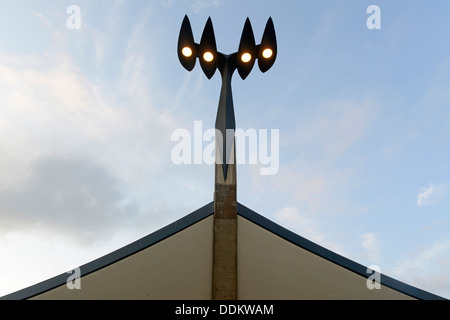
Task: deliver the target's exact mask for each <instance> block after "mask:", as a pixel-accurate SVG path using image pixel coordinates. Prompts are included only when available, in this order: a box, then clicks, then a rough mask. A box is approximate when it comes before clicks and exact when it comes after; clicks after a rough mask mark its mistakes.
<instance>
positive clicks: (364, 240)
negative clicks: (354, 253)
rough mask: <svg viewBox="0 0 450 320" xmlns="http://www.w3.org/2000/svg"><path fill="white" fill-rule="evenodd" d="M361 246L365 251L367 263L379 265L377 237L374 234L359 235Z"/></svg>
mask: <svg viewBox="0 0 450 320" xmlns="http://www.w3.org/2000/svg"><path fill="white" fill-rule="evenodd" d="M361 245H362V247H363V248H364V249H365V250H366V255H367V258H368V259H369V261H371V262H372V263H375V264H380V262H379V261H380V247H379V241H378V237H377V235H376V234H374V233H364V234H362V235H361Z"/></svg>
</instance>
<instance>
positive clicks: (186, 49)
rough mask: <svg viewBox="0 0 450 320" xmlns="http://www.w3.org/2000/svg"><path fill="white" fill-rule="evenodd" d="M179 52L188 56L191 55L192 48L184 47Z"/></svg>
mask: <svg viewBox="0 0 450 320" xmlns="http://www.w3.org/2000/svg"><path fill="white" fill-rule="evenodd" d="M181 53H182V54H183V56H185V57H187V58H189V57H190V56H192V49H191V48H189V47H184V48H183V50H181Z"/></svg>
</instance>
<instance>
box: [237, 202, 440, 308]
mask: <svg viewBox="0 0 450 320" xmlns="http://www.w3.org/2000/svg"><path fill="white" fill-rule="evenodd" d="M237 212H238V215H240V216H241V217H243V218H245V219H247V220H249V221H251V222H253V223H255V224H257V225H259V226H260V227H262V228H264V229H266V230H267V231H269V232H272V233H274V234H276V235H277V236H279V237H281V238H283V239H285V240H287V241H289V242H291V243H293V244H294V245H297V246H300V247H302V248H304V249H305V250H308V251H310V252H311V253H313V254H316V255H318V256H320V257H322V258H324V259H327V260H329V261H331V262H333V263H335V264H337V265H340V266H341V267H343V268H346V269H348V270H350V271H352V272H355V273H357V274H359V275H361V276H363V277H365V278H368V277H369V276H370V275H371V274H369V273H367V267H365V266H363V265H361V264H359V263H357V262H355V261H352V260H350V259H348V258H345V257H343V256H341V255H339V254H337V253H335V252H333V251H331V250H328V249H326V248H324V247H322V246H319V245H318V244H316V243H314V242H312V241H310V240H307V239H305V238H303V237H301V236H299V235H298V234H295V233H293V232H292V231H289V230H288V229H286V228H284V227H281V226H280V225H278V224H276V223H275V222H273V221H271V220H269V219H267V218H265V217H263V216H262V215H260V214H258V213H256V212H254V211H253V210H251V209H249V208H247V207H245V206H243V205H242V204H240V203H238V204H237ZM380 282H381V284H382V285H384V286H386V287H389V288H391V289H394V290H396V291H399V292H402V293H404V294H406V295H408V296H411V297H413V298H416V299H420V300H447V299H445V298H443V297H440V296H438V295H435V294H433V293H430V292H427V291H424V290H422V289H419V288H416V287H413V286H411V285H409V284H406V283H404V282H401V281H399V280H396V279H394V278H391V277H389V276H386V275H384V274H382V273H380Z"/></svg>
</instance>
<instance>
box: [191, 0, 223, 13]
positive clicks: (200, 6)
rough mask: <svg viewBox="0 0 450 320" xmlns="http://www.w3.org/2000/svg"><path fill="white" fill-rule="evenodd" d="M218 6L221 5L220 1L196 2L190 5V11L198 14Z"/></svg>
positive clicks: (206, 0)
mask: <svg viewBox="0 0 450 320" xmlns="http://www.w3.org/2000/svg"><path fill="white" fill-rule="evenodd" d="M220 4H221V1H220V0H197V1H195V2H194V3H192V4H191V9H192V10H193V11H194V12H195V13H199V12H200V11H203V10H205V9H208V8H211V7H218V6H219V5H220Z"/></svg>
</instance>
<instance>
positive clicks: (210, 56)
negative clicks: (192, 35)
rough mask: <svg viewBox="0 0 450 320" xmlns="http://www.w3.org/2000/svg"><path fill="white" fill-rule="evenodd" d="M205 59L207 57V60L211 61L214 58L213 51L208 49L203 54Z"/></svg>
mask: <svg viewBox="0 0 450 320" xmlns="http://www.w3.org/2000/svg"><path fill="white" fill-rule="evenodd" d="M203 59H205V61H206V62H211V61H213V60H214V55H213V54H212V53H211V52H209V51H207V52H205V53H204V54H203Z"/></svg>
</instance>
